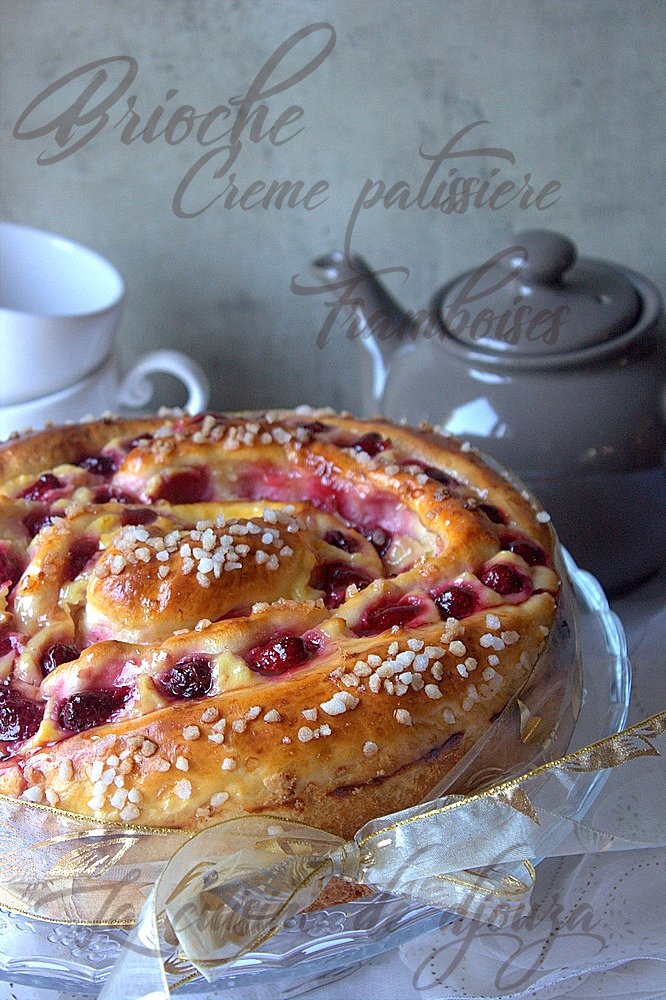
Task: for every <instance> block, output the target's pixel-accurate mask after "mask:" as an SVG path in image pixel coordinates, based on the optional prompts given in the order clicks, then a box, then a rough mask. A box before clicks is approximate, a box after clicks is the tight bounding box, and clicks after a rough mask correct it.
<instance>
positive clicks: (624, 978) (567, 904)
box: [0, 566, 666, 1000]
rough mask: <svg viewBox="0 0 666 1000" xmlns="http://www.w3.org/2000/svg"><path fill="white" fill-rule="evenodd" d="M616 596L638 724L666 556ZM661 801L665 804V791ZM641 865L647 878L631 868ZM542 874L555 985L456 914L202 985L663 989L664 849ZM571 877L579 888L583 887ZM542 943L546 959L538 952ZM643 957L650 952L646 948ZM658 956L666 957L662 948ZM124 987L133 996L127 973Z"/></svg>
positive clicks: (330, 997) (403, 998)
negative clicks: (359, 948)
mask: <svg viewBox="0 0 666 1000" xmlns="http://www.w3.org/2000/svg"><path fill="white" fill-rule="evenodd" d="M611 606H612V608H613V610H614V611H615V612H616V613H617V614H618V615H619V617H620V618H621V620H622V622H623V624H624V627H625V630H626V633H627V639H628V644H629V654H630V658H631V662H632V667H633V689H632V697H631V704H630V716H629V723H633V722H638V721H640V720H641V719H643V718H645V717H647V716H649V715H652V714H654V713H655V712H657V711H659V710H661V709H665V708H666V566H665V567H664V568H663V569H662V571H661V572H660V573H659V574H658V575H657V576H654V577H653V578H652V579H650V580H649V581H647V582H646V583H645V584H643V585H642V586H641V587H639V588H637V589H636V590H634V591H633V592H631V593H630V594H628V595H626V596H624V597H621V598H618V599H616V600H614V601H611ZM655 807H656V808H664V809H666V801H662V802H661V803H657V804H656V806H655ZM639 855H641V857H639ZM606 865H607V866H608V867H605V866H606ZM639 869H640V871H639ZM636 873H638V875H639V876H640V877H639V878H638V879H629V878H628V875H629V874H636ZM595 876H597V877H596V879H595ZM538 879H539V881H538V883H537V886H539V883H541V892H542V897H543V899H542V900H541V902H542V904H543V907H544V912H545V913H546V918H545V919H544V920H543V921H542V925H543V926H542V927H540V928H537V929H536V931H535V929H534V928H532V930H531V932H530V933H529V934H528V933H526V934H525V936H524V939H521V940H522V945H523V951H526V949H532V950H533V951H534V957H533V958H532V957H530V956H528V957H527V958H524V961H523V962H522V964H523V965H526V966H527V967H530V968H533V967H535V966H537V965H538V963H539V961H540V960H541V962H542V964H543V963H545V965H546V966H547V965H548V963H549V961H550V964H551V966H552V965H553V964H558V963H559V965H561V966H562V967H563V969H564V970H565V971H564V973H563V974H562V975H560V976H559V977H556V978H558V979H559V981H558V982H555V983H554V984H552V985H551V984H549V985H546V986H539V987H537V988H536V990H532V989H530V990H529V992H527V993H526V992H525V986H524V984H523V983H521V981H520V980H521V973H520V972H517V971H516V963H515V962H513V964H512V962H511V960H510V956H511V955H512V954H513V953H514V952H512V949H517V950H520V944H521V942H517V941H516V940H515V939H514V940H510V939H509V937H508V936H507V937H506V940H504V941H500V940H498V939H497V938H494V939H491V938H490V937H489V936H488V933H489V932H488V931H485V935H486V937H485V938H484V931H483V930H482V929H479V927H478V926H477V925H475V924H473V922H469V921H468V922H465V921H462V920H457V921H454V922H453V923H451V924H449V925H447V926H446V927H443V928H441V929H439V930H435V931H432V932H430V933H428V934H426V935H423V936H422V937H420V938H417V939H416V940H414V941H411V942H408V943H407V944H404V945H401V946H400V947H398V948H394V949H392V950H390V951H387V952H384V953H383V954H381V955H379V956H377V957H375V958H373V959H370V960H366V961H364V962H362V963H360V964H359V965H357V966H353V967H349V968H344V969H338V970H336V971H333V972H328V973H325V974H324V975H315V976H313V977H310V978H308V977H307V976H306V977H305V978H304V977H303V975H302V974H301V976H300V977H299V979H298V980H294V981H288V980H285V981H284V983H281V984H280V987H279V988H277V987H276V988H273V987H267V986H261V987H257V988H255V989H250V990H246V989H244V988H243V989H234V990H232V991H223V990H221V989H216V988H214V987H209V989H208V990H207V991H204V992H202V994H201V997H202V1000H203V998H206V1000H208V998H210V1000H212V998H216V1000H217V998H218V997H221V996H222V995H223V994H224V995H225V996H227V995H228V996H230V997H232V998H233V1000H264V998H270V1000H273V998H281V1000H295V998H298V997H314V996H316V997H317V1000H365V998H368V1000H412V998H418V1000H448V998H450V997H456V998H458V997H462V996H465V995H466V994H465V993H464V992H460V991H461V990H466V991H468V995H471V996H475V997H476V996H484V997H485V996H487V997H493V998H494V997H497V996H507V997H512V998H513V997H517V996H521V997H522V996H529V997H535V998H538V1000H554V998H557V997H567V998H575V1000H593V998H594V1000H597V998H599V997H611V998H617V1000H656V998H663V997H666V849H664V850H655V851H649V852H647V851H641V852H631V855H627V854H620V855H611V856H606V855H604V856H602V857H601V858H599V859H597V860H594V861H591V860H590V859H589V858H588V859H585V858H584V859H577V858H573V859H551V860H549V861H546V862H544V863H543V864H542V865H541V866H540V868H539V875H538ZM588 881H593V882H595V881H596V883H597V884H598V883H599V882H600V881H601V882H602V883H603V884H604V886H605V887H607V892H606V895H607V896H608V898H607V899H605V897H604V894H603V893H602V894H597V896H595V897H594V900H593V902H594V907H596V908H597V909H599V907H601V906H602V905H603V908H604V909H605V910H608V913H609V914H610V916H609V915H608V914H606V917H605V919H606V935H605V938H604V941H605V943H606V946H607V947H606V952H607V954H604V948H603V947H600V945H599V942H598V940H597V937H601V935H598V934H597V931H596V930H595V929H594V928H592V929H590V927H591V924H593V923H594V916H592V915H590V916H589V917H588V922H587V923H586V922H585V907H586V905H588V904H587V901H588V900H589V899H590V898H591V897H590V890H589V888H588V886H587V884H586V883H587V882H588ZM611 883H612V884H611ZM572 886H573V887H575V889H576V894H575V896H572ZM565 887H566V888H565ZM538 891H539V890H538V888H537V892H538ZM613 894H614V895H613ZM611 896H612V898H611ZM613 905H614V906H615V909H613ZM594 907H591V909H592V910H594ZM609 907H610V909H609ZM597 923H598V921H597ZM609 928H610V931H611V932H610V934H609V933H608V929H609ZM597 930H598V928H597ZM595 934H597V936H596V937H595ZM516 937H520V935H514V938H516ZM609 942H610V944H609ZM537 945H540V947H539V948H537ZM590 948H595V949H596V950H597V951H598V952H599V961H598V963H597V965H598V966H599V967H600V968H599V969H598V971H592V972H591V971H588V972H586V974H585V975H583V976H578V975H574V976H573V977H572V976H567V969H569V970H570V969H572V968H578V967H580V965H581V964H586V965H590V961H589V960H588V959H589V953H590ZM558 949H559V951H560V954H559V955H558ZM539 953H541V954H542V955H543V958H541V959H540V957H539ZM530 954H531V953H530ZM639 955H646V956H650V957H643V958H638V957H637V956H639ZM657 955H659V956H660V959H661V961H659V960H658V959H657V958H656V957H654V956H657ZM567 956H569V957H567ZM627 956H634V960H633V961H627V960H626V957H627ZM505 963H506V965H505ZM518 964H521V963H518ZM606 966H609V967H606ZM512 970H513V971H512ZM512 977H513V981H512ZM498 984H499V986H500V987H502V989H501V990H499V989H498V988H497V986H498ZM474 991H476V992H474ZM127 996H128V1000H133V998H132V991H131V984H129V983H128V991H127ZM174 996H176V997H177V996H178V993H176V994H174ZM0 1000H83V997H82V996H81V997H80V998H79V996H78V995H75V994H72V993H69V992H58V991H46V990H35V989H30V988H28V987H26V986H23V985H20V986H19V985H14V986H13V985H12V984H10V983H2V982H0Z"/></svg>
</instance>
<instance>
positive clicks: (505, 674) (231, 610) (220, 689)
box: [0, 408, 559, 837]
mask: <svg viewBox="0 0 666 1000" xmlns="http://www.w3.org/2000/svg"><path fill="white" fill-rule="evenodd" d="M546 521H547V515H544V514H543V513H542V512H537V510H536V508H535V507H534V506H533V504H532V502H531V500H530V498H529V497H528V496H527V495H523V494H521V493H520V492H518V491H517V490H516V489H515V488H514V487H513V486H512V485H511V484H510V483H509V482H507V481H506V480H505V479H504V478H502V477H501V476H500V475H499V474H498V473H496V472H495V471H493V470H491V469H490V468H488V467H487V466H486V465H485V464H484V463H483V462H482V461H481V460H480V458H479V457H478V456H477V455H476V454H474V453H473V452H471V451H470V450H466V449H465V446H464V445H461V444H460V443H459V442H458V441H456V440H455V439H453V438H450V437H445V436H442V435H440V434H437V433H436V432H435V431H434V430H433V429H432V428H430V427H428V426H423V427H421V428H420V429H419V430H418V431H416V430H412V429H409V428H406V427H397V426H395V425H392V424H389V423H388V422H385V421H381V420H374V421H372V422H360V421H358V420H355V419H353V418H352V417H350V416H347V415H344V416H337V415H335V414H333V413H332V412H329V411H313V410H310V409H309V408H301V409H299V410H297V411H274V412H269V413H257V414H250V415H232V414H208V415H205V416H200V417H196V418H191V417H182V416H178V415H177V416H173V415H172V416H169V417H168V418H154V419H153V418H151V419H145V420H132V421H130V420H127V421H124V420H116V419H104V420H100V421H96V422H91V423H88V424H82V425H77V426H73V427H65V428H55V429H52V430H48V431H45V432H42V433H39V434H35V435H30V436H27V437H25V438H20V439H17V440H14V441H10V442H8V443H7V444H5V445H4V446H3V447H1V448H0V792H2V793H5V794H10V795H16V796H23V797H24V798H25V799H27V800H29V801H33V802H42V801H44V802H48V803H49V804H50V805H52V806H55V807H59V808H63V809H66V810H70V811H72V812H74V813H78V814H83V815H89V816H94V817H95V818H98V819H100V820H106V821H109V820H114V821H118V820H119V821H121V822H136V823H140V824H142V825H145V826H162V827H190V826H197V825H200V824H202V823H205V822H207V821H210V820H211V819H215V818H219V817H222V816H230V815H234V814H237V813H240V812H242V811H247V812H260V811H269V812H271V813H278V814H281V815H284V816H296V817H297V818H299V819H301V820H303V821H305V822H307V823H311V824H312V825H315V826H318V827H322V828H324V829H327V830H330V831H331V832H334V833H336V834H339V835H341V836H343V837H349V836H351V835H353V833H354V832H355V830H356V829H358V827H359V826H360V825H362V823H364V822H365V821H366V820H368V819H369V818H371V817H373V816H376V815H381V814H383V813H386V812H389V811H392V810H395V809H400V808H405V807H407V806H409V805H412V804H414V803H415V802H417V801H419V800H420V799H421V798H422V797H423V796H424V795H425V794H427V792H428V790H429V789H430V788H431V787H432V786H433V785H434V784H435V783H436V782H438V781H439V780H441V778H442V776H443V775H445V774H446V773H447V772H448V771H449V770H450V768H451V767H452V766H453V765H454V764H455V763H456V762H457V761H458V760H459V759H460V758H461V757H462V755H463V754H464V753H466V752H467V750H468V749H469V748H470V747H471V746H472V745H473V744H474V743H475V742H476V741H477V740H478V739H479V737H480V736H481V735H483V733H484V732H485V731H486V730H487V728H488V726H489V725H490V723H491V721H492V719H493V718H494V717H495V716H496V715H497V714H498V713H499V712H500V711H501V710H502V708H503V707H504V706H505V705H506V703H507V701H508V700H509V699H510V698H511V696H512V695H513V694H514V693H515V692H516V691H517V690H518V689H519V687H520V686H521V685H522V684H523V682H524V681H525V679H526V678H527V676H528V675H529V674H530V672H531V671H532V670H533V668H534V665H535V663H536V661H537V659H538V657H539V655H540V653H541V652H542V650H543V648H544V644H545V642H546V637H547V635H548V632H549V629H550V628H551V626H552V623H553V620H554V614H555V609H556V603H557V596H558V592H559V580H558V577H557V575H556V573H555V572H554V570H553V568H552V565H553V544H554V536H553V533H552V531H551V529H550V526H549V525H548V524H547V523H545V522H546Z"/></svg>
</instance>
